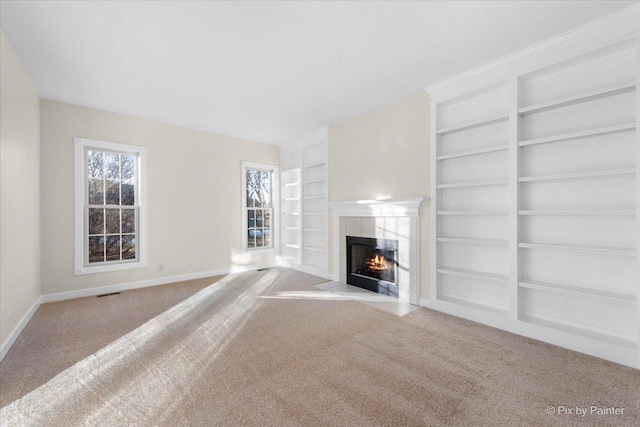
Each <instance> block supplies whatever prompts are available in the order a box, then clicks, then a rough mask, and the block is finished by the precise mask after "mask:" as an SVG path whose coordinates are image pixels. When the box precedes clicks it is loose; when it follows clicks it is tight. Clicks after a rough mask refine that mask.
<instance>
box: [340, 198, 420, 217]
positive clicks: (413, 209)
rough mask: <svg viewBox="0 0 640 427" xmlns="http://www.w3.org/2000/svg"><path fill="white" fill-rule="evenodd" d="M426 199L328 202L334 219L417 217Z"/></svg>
mask: <svg viewBox="0 0 640 427" xmlns="http://www.w3.org/2000/svg"><path fill="white" fill-rule="evenodd" d="M425 200H429V198H428V197H415V198H412V199H388V200H356V201H348V202H330V203H328V206H329V209H331V212H332V214H333V216H334V217H340V216H373V217H387V216H394V217H418V216H419V215H420V204H421V203H422V202H423V201H425Z"/></svg>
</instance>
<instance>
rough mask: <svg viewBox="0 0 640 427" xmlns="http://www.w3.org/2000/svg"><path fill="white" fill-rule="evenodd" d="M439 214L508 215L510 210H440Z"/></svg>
mask: <svg viewBox="0 0 640 427" xmlns="http://www.w3.org/2000/svg"><path fill="white" fill-rule="evenodd" d="M437 215H451V216H508V215H509V213H508V212H491V211H438V212H437Z"/></svg>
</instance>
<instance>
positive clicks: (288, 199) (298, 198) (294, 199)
mask: <svg viewBox="0 0 640 427" xmlns="http://www.w3.org/2000/svg"><path fill="white" fill-rule="evenodd" d="M282 200H284V201H287V202H291V201H297V200H300V197H285V198H283V199H282Z"/></svg>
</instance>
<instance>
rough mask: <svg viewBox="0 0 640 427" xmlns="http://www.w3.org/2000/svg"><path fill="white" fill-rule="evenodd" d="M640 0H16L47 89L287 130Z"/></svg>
mask: <svg viewBox="0 0 640 427" xmlns="http://www.w3.org/2000/svg"><path fill="white" fill-rule="evenodd" d="M633 3H635V2H634V1H519V2H515V1H509V2H507V1H495V2H494V1H469V2H463V1H450V2H444V1H442V2H434V1H431V2H392V1H387V2H178V1H175V2H169V1H164V2H118V1H110V2H109V1H106V2H53V1H51V2H48V1H43V2H40V1H38V2H35V1H33V2H32V1H26V2H6V1H2V2H1V3H0V4H1V6H0V7H1V9H0V14H1V20H0V22H1V25H2V29H3V30H4V32H5V34H6V35H7V38H8V39H9V41H10V42H11V44H12V45H13V47H14V49H15V50H16V52H17V53H18V55H19V57H20V59H21V60H22V62H23V64H24V66H25V68H26V70H27V72H28V73H29V75H30V77H31V79H32V80H33V82H34V84H35V86H36V87H37V89H38V92H39V94H40V96H41V97H42V98H46V99H53V100H57V101H63V102H69V103H72V104H78V105H83V106H88V107H93V108H99V109H103V110H107V111H114V112H119V113H124V114H129V115H132V116H137V117H144V118H148V119H152V120H157V121H162V122H167V123H173V124H177V125H182V126H186V127H190V128H194V129H202V130H206V131H210V132H216V133H221V134H226V135H231V136H236V137H240V138H246V139H252V140H256V141H261V142H268V143H279V142H283V141H287V140H290V139H292V138H294V137H297V136H301V135H304V134H306V133H308V132H311V131H314V130H316V129H318V128H321V127H323V126H327V125H331V124H334V123H339V122H341V121H344V120H347V119H350V118H352V117H355V116H357V115H360V114H362V113H365V112H367V111H369V110H372V109H375V108H377V107H381V106H383V105H385V104H387V103H390V102H392V101H395V100H398V99H400V98H403V97H405V96H409V95H413V94H416V93H418V92H419V91H421V90H423V88H424V87H425V86H426V85H429V84H432V83H435V82H437V81H439V80H442V79H445V78H447V77H449V76H452V75H454V74H457V73H460V72H462V71H465V70H467V69H469V68H472V67H475V66H479V65H481V64H483V63H486V62H488V61H491V60H493V59H496V58H499V57H501V56H504V55H506V54H508V53H511V52H514V51H516V50H519V49H521V48H524V47H526V46H528V45H530V44H533V43H535V42H538V41H541V40H543V39H545V38H548V37H550V36H553V35H555V34H559V33H561V32H564V31H566V30H569V29H571V28H573V27H576V26H578V25H580V24H583V23H586V22H589V21H592V20H594V19H597V18H598V17H601V16H603V15H606V14H609V13H611V12H614V11H616V10H618V9H621V8H623V7H626V6H629V5H631V4H633Z"/></svg>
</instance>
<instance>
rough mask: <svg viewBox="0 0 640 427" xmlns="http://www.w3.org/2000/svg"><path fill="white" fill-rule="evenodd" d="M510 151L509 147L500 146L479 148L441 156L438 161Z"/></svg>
mask: <svg viewBox="0 0 640 427" xmlns="http://www.w3.org/2000/svg"><path fill="white" fill-rule="evenodd" d="M508 149H509V146H508V145H498V146H495V147H488V148H479V149H477V150H469V151H460V152H458V153H451V154H443V155H441V156H438V157H437V159H438V160H449V159H458V158H460V157H468V156H477V155H480V154H487V153H495V152H497V151H506V150H508Z"/></svg>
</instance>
